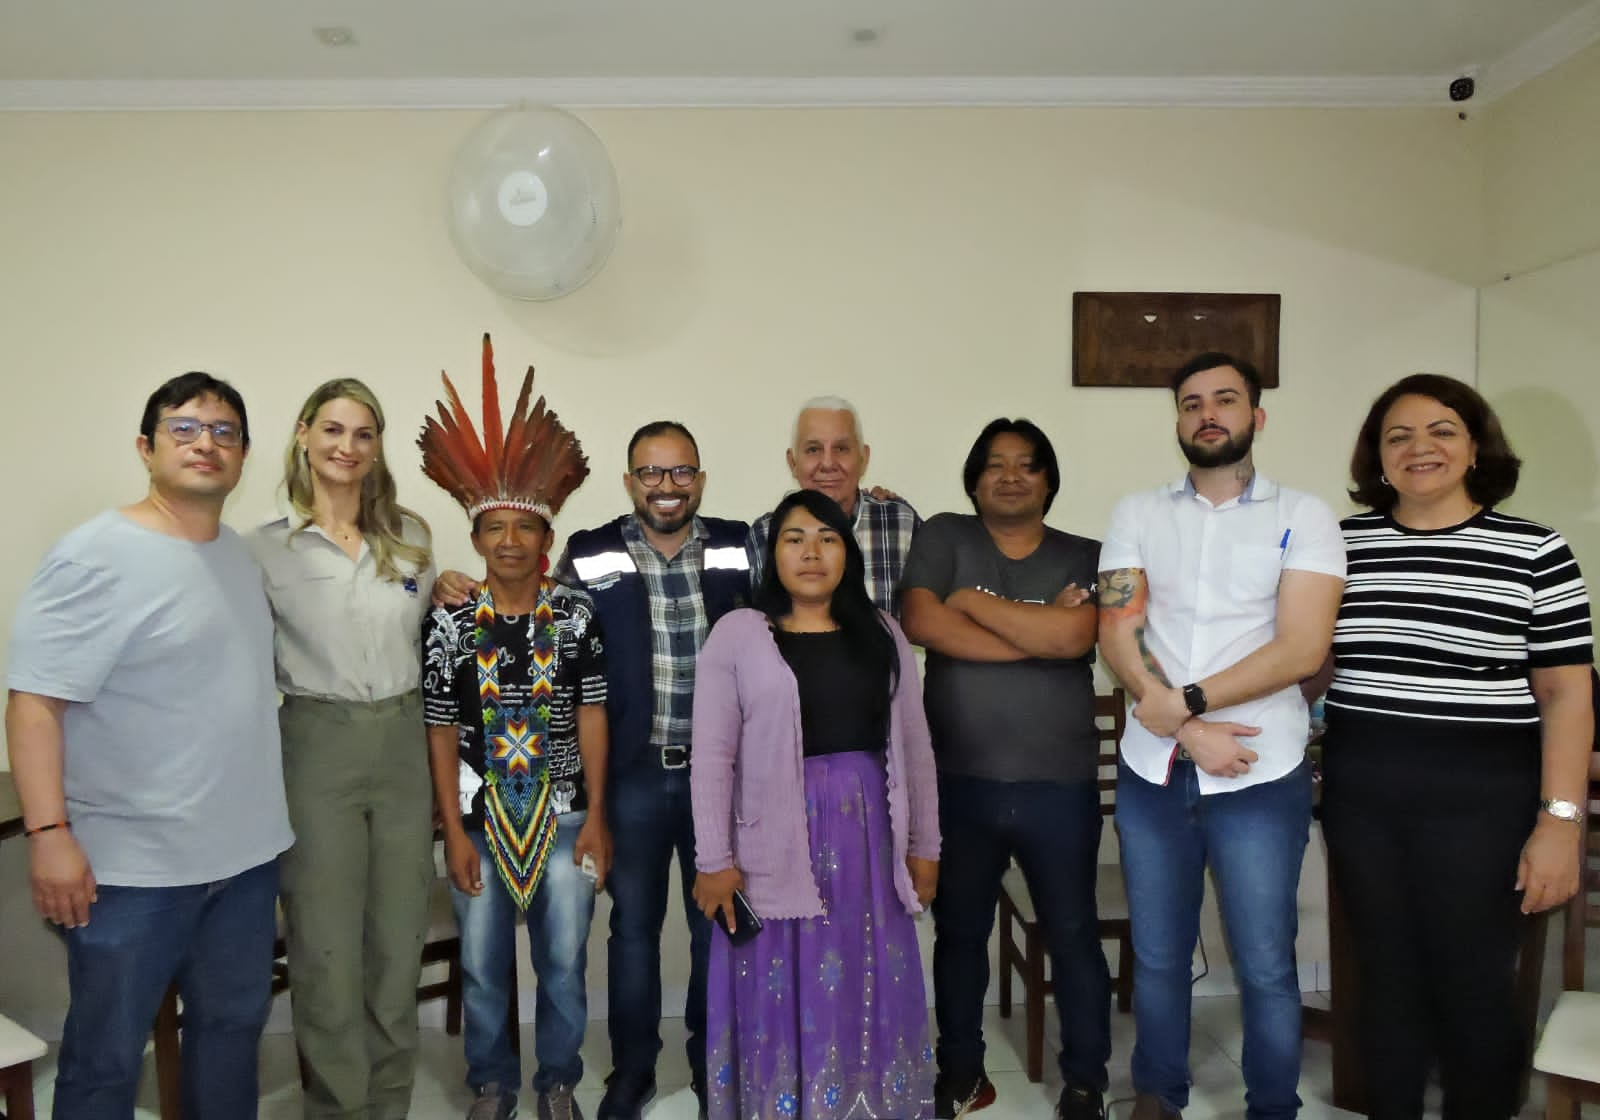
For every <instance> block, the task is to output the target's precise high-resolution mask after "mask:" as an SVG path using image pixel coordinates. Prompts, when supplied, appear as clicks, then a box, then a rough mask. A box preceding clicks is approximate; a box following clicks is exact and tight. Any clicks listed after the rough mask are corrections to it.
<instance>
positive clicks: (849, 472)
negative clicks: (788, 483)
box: [747, 397, 922, 618]
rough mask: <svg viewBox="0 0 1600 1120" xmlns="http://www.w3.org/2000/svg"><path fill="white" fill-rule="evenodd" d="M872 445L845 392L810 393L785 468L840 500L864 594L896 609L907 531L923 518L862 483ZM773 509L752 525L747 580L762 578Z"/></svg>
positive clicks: (753, 582)
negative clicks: (863, 571) (857, 553)
mask: <svg viewBox="0 0 1600 1120" xmlns="http://www.w3.org/2000/svg"><path fill="white" fill-rule="evenodd" d="M871 454H872V448H870V447H868V446H867V445H866V444H865V443H864V442H862V439H861V420H860V418H859V417H858V416H857V415H856V409H855V405H853V404H851V403H850V402H849V401H847V400H845V399H844V398H843V397H814V398H812V399H811V400H809V401H807V402H806V403H805V404H803V405H801V406H800V413H799V415H797V416H796V417H795V421H794V442H793V443H792V444H791V445H790V447H789V451H788V460H789V473H790V474H792V475H794V480H795V482H797V483H799V485H800V487H801V488H802V489H805V490H819V491H821V492H822V493H824V494H826V495H828V497H830V498H832V499H833V500H834V501H836V502H838V503H839V508H840V509H842V510H844V512H845V514H846V516H848V517H850V518H851V519H852V521H853V523H854V526H855V537H856V543H857V544H859V545H860V546H861V555H862V558H863V559H864V560H866V562H867V594H868V595H870V596H872V601H873V602H874V603H876V604H877V605H878V606H879V607H880V608H881V609H883V610H886V611H888V612H889V613H890V614H893V615H894V616H895V617H897V618H898V617H899V615H900V574H901V572H903V571H904V570H905V566H906V555H907V553H909V552H910V551H911V535H912V533H914V532H916V529H917V526H919V525H921V524H922V518H920V517H918V516H917V511H916V510H914V509H912V508H911V503H909V502H907V501H905V500H903V499H901V498H896V497H892V496H888V495H885V496H883V497H878V496H875V495H874V493H870V492H868V491H866V490H863V489H861V476H862V475H864V474H866V473H867V460H868V458H870V457H871ZM771 529H772V515H771V514H770V513H768V514H765V515H763V516H762V517H761V518H760V519H758V520H757V521H756V523H755V524H754V525H752V526H751V527H750V541H749V544H748V547H747V551H748V552H749V554H750V585H751V586H752V587H756V586H759V585H760V583H761V564H762V560H763V558H764V557H765V556H766V547H767V534H768V533H769V532H770V531H771Z"/></svg>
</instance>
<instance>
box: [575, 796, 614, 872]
mask: <svg viewBox="0 0 1600 1120" xmlns="http://www.w3.org/2000/svg"><path fill="white" fill-rule="evenodd" d="M584 856H589V857H591V858H592V859H593V860H594V876H595V878H594V889H595V890H597V891H598V890H600V889H601V888H602V887H604V886H605V885H606V875H608V874H609V873H610V871H611V830H610V829H609V828H607V827H606V818H605V816H604V815H602V814H600V813H596V812H595V811H594V810H593V809H590V810H589V815H588V817H587V818H585V820H584V822H583V827H582V828H580V829H578V839H577V841H576V842H575V843H574V844H573V847H572V862H573V863H575V864H577V865H578V866H579V867H582V866H583V857H584Z"/></svg>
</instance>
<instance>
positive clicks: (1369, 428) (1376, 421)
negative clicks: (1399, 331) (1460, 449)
mask: <svg viewBox="0 0 1600 1120" xmlns="http://www.w3.org/2000/svg"><path fill="white" fill-rule="evenodd" d="M1406 396H1418V397H1429V398H1432V399H1433V400H1436V401H1438V402H1439V403H1440V404H1442V405H1444V406H1445V407H1446V408H1448V409H1452V410H1453V411H1454V412H1455V414H1456V415H1457V416H1459V417H1461V422H1462V423H1463V424H1465V425H1466V427H1467V434H1468V435H1470V436H1471V437H1472V440H1473V442H1474V443H1476V444H1477V445H1478V465H1477V466H1476V467H1474V468H1473V469H1472V470H1469V471H1468V472H1467V477H1466V487H1467V495H1468V496H1469V497H1470V498H1471V499H1472V500H1473V501H1474V502H1477V503H1478V504H1479V505H1480V506H1483V507H1484V508H1485V509H1489V508H1492V507H1493V506H1497V505H1499V504H1500V503H1501V502H1503V501H1505V500H1506V499H1507V498H1509V497H1511V495H1512V493H1513V492H1514V491H1515V490H1516V488H1517V477H1518V475H1520V474H1521V472H1522V460H1521V459H1519V458H1517V454H1516V452H1514V451H1512V450H1511V444H1510V443H1508V442H1507V441H1506V433H1505V430H1504V429H1502V428H1501V427H1500V418H1499V417H1498V416H1496V415H1495V414H1494V409H1493V408H1491V407H1490V406H1489V402H1488V401H1486V400H1484V399H1483V395H1482V394H1481V393H1479V392H1478V391H1477V390H1476V389H1474V388H1473V387H1472V386H1471V385H1468V384H1467V383H1466V382H1464V381H1457V380H1456V379H1455V378H1454V377H1446V376H1445V375H1444V374H1442V373H1413V374H1412V375H1411V376H1409V377H1402V378H1401V379H1400V380H1399V381H1396V382H1395V383H1394V384H1393V385H1391V386H1389V387H1388V388H1387V389H1385V390H1384V391H1383V393H1382V395H1380V396H1379V397H1378V399H1377V400H1375V401H1373V402H1372V407H1371V408H1369V409H1367V418H1366V419H1365V420H1364V421H1362V424H1361V434H1360V435H1358V436H1356V449H1355V451H1354V452H1353V453H1352V454H1351V456H1350V478H1351V480H1352V481H1353V482H1354V483H1355V485H1354V486H1352V487H1351V488H1350V500H1351V501H1353V502H1355V503H1356V504H1357V505H1363V506H1367V507H1369V508H1371V509H1375V510H1377V511H1378V512H1379V513H1388V512H1389V511H1390V510H1391V509H1393V508H1394V504H1395V502H1396V501H1397V500H1398V499H1399V495H1398V494H1396V493H1395V492H1394V488H1393V487H1392V486H1390V485H1389V484H1388V483H1386V482H1385V481H1384V479H1383V458H1382V454H1381V452H1380V451H1379V448H1378V443H1379V441H1380V440H1381V439H1382V438H1383V431H1382V428H1383V418H1384V417H1385V416H1387V415H1388V414H1389V409H1390V408H1391V407H1393V405H1394V402H1395V401H1397V400H1399V399H1400V398H1401V397H1406Z"/></svg>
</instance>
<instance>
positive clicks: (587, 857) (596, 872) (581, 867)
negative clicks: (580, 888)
mask: <svg viewBox="0 0 1600 1120" xmlns="http://www.w3.org/2000/svg"><path fill="white" fill-rule="evenodd" d="M578 873H579V874H581V875H582V876H583V877H584V878H585V879H588V880H589V881H590V882H591V883H596V882H599V880H600V869H599V867H597V866H596V865H595V862H594V854H593V853H592V852H584V853H583V861H582V862H581V863H579V864H578Z"/></svg>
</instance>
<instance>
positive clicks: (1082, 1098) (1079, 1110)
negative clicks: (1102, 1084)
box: [1056, 1083, 1106, 1120]
mask: <svg viewBox="0 0 1600 1120" xmlns="http://www.w3.org/2000/svg"><path fill="white" fill-rule="evenodd" d="M1056 1120H1106V1103H1105V1098H1104V1097H1102V1096H1101V1094H1100V1090H1098V1089H1091V1088H1089V1087H1088V1086H1087V1085H1073V1084H1070V1083H1069V1084H1067V1085H1066V1086H1065V1087H1064V1088H1062V1090H1061V1099H1060V1100H1058V1101H1057V1102H1056Z"/></svg>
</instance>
